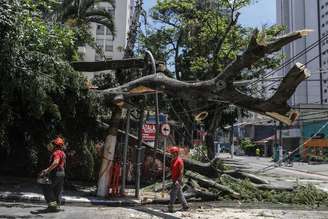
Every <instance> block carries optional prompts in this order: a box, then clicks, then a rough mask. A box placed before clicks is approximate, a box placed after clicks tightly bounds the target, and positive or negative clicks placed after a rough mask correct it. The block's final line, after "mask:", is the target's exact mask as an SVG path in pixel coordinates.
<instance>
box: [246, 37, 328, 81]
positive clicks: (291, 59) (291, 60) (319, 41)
mask: <svg viewBox="0 0 328 219" xmlns="http://www.w3.org/2000/svg"><path fill="white" fill-rule="evenodd" d="M327 37H328V34H326V35H324V36H322V37H320V38H319V40H317V41H315V42H314V43H312V44H311V45H310V46H308V47H306V48H305V49H303V50H302V51H300V52H299V53H298V54H296V55H295V56H293V57H292V58H290V59H289V60H287V61H285V62H284V63H283V64H281V65H280V66H279V67H278V68H277V69H275V70H272V71H271V72H268V73H267V74H265V75H264V76H263V77H264V78H267V77H269V76H270V75H272V74H274V73H276V72H278V71H279V70H281V69H282V68H284V67H286V66H287V65H289V64H290V63H291V62H293V61H295V60H296V59H298V58H300V57H301V56H303V55H304V54H306V53H307V52H308V51H310V50H312V49H314V48H315V47H316V46H318V45H319V43H321V41H322V40H325V39H326V38H327ZM320 55H321V54H319V55H318V56H320ZM256 83H257V82H253V83H251V84H249V85H248V86H247V87H249V86H252V85H253V84H256Z"/></svg>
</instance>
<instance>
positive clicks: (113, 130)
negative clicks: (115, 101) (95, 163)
mask: <svg viewBox="0 0 328 219" xmlns="http://www.w3.org/2000/svg"><path fill="white" fill-rule="evenodd" d="M121 114H122V110H121V109H120V108H119V107H115V108H114V110H113V112H112V117H111V121H110V124H111V126H110V128H109V130H108V135H107V137H106V140H105V145H104V152H103V156H102V162H101V168H100V172H99V178H98V190H97V195H98V196H101V197H105V196H106V195H107V194H108V186H109V185H110V184H111V178H112V177H111V176H112V171H111V169H112V165H113V159H114V154H115V146H116V142H117V133H118V128H119V124H120V120H121Z"/></svg>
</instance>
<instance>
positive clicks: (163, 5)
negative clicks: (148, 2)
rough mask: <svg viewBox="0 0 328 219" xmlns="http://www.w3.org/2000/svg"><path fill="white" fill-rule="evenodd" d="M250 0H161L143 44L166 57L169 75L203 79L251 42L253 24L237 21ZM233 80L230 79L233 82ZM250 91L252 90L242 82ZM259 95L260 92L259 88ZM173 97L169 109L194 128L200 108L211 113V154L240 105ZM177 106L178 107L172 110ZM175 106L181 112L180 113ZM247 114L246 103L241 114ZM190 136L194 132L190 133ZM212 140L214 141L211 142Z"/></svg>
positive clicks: (253, 73)
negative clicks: (218, 131) (221, 130)
mask: <svg viewBox="0 0 328 219" xmlns="http://www.w3.org/2000/svg"><path fill="white" fill-rule="evenodd" d="M250 2H251V1H247V0H235V1H229V0H213V1H198V0H191V1H189V0H188V1H187V0H180V1H177V0H161V1H157V4H156V6H155V7H153V8H152V9H151V11H150V16H151V17H152V19H153V20H154V23H155V24H156V25H154V26H153V27H150V28H146V29H145V32H143V33H141V34H140V38H139V40H140V41H141V42H142V47H141V48H148V49H150V50H151V51H152V52H153V54H154V56H155V57H156V58H157V59H160V60H165V61H166V62H167V64H168V65H169V66H171V67H170V70H171V72H172V75H171V77H174V78H176V79H178V80H183V81H195V82H197V81H204V80H208V79H212V78H214V77H215V76H217V75H218V74H219V73H220V72H222V71H223V70H224V69H225V68H226V67H227V66H228V64H229V63H231V62H232V61H233V60H235V59H236V57H237V55H238V54H239V53H241V52H243V51H245V48H247V46H248V43H249V41H250V36H251V35H252V34H251V33H252V32H253V31H254V29H253V28H249V27H243V26H242V25H240V24H239V23H238V17H239V9H240V8H242V7H244V6H247V5H248V4H250ZM282 29H283V28H282V27H279V26H271V27H266V26H265V27H263V29H262V30H261V32H260V34H259V35H258V39H257V41H258V42H262V41H263V42H265V41H270V40H271V39H273V38H274V37H275V36H277V35H278V34H279V33H281V31H282ZM280 58H281V57H279V56H275V55H269V56H265V57H264V58H262V59H260V60H259V61H258V62H256V63H255V64H254V65H253V66H252V67H251V68H249V69H246V70H243V71H242V72H241V73H240V74H237V75H236V76H234V78H233V80H235V81H238V80H243V79H253V78H258V77H259V75H262V74H264V73H265V72H266V71H268V70H270V69H274V68H275V67H276V66H277V65H278V64H279V62H280ZM229 83H230V82H229ZM240 90H241V91H243V92H245V93H249V94H252V93H254V90H251V89H249V88H246V87H240ZM256 96H258V94H256ZM169 101H172V102H173V104H172V107H171V113H170V114H171V115H172V118H174V119H175V120H182V121H180V122H183V123H184V124H185V127H186V128H187V129H188V131H187V133H188V132H189V133H190V130H191V126H192V123H193V117H194V116H195V115H196V114H198V113H199V112H201V111H207V112H208V113H209V116H208V117H207V119H206V120H205V121H204V123H205V126H206V130H207V131H208V136H207V140H208V141H207V143H206V144H207V146H209V147H210V148H209V150H208V151H209V153H210V154H209V155H210V157H213V153H211V152H213V149H211V148H212V147H213V139H214V135H215V130H216V129H217V128H218V127H220V126H221V127H223V126H225V125H226V124H231V122H233V121H235V120H236V118H237V117H238V113H237V110H235V109H234V110H230V109H229V107H228V106H229V103H226V102H217V101H215V100H213V101H209V100H207V99H206V100H204V99H194V100H193V101H185V100H177V99H176V98H171V99H170V100H169ZM172 108H174V110H172ZM174 111H176V112H181V113H180V114H179V115H177V114H176V113H175V112H174ZM243 115H246V112H245V110H244V109H242V110H239V116H243ZM186 137H187V138H189V139H190V136H188V135H187V136H186ZM211 142H212V143H211Z"/></svg>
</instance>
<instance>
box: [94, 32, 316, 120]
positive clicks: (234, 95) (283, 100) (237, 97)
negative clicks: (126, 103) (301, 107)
mask: <svg viewBox="0 0 328 219" xmlns="http://www.w3.org/2000/svg"><path fill="white" fill-rule="evenodd" d="M307 32H308V31H306V30H305V31H297V32H294V33H291V34H287V35H285V36H282V37H279V38H277V39H276V40H274V41H272V42H269V43H267V44H258V43H257V41H256V36H257V33H255V34H254V35H253V37H252V40H251V42H250V43H249V47H248V49H247V50H246V51H245V52H244V53H243V54H242V55H240V56H239V57H238V58H237V59H236V60H235V61H233V62H232V63H231V64H230V65H229V66H228V67H227V68H226V69H225V70H224V71H223V73H222V74H220V75H218V76H217V77H215V78H213V79H211V80H207V81H201V82H196V83H187V82H183V81H179V80H176V79H173V78H169V77H167V76H166V75H165V74H163V73H157V74H153V75H148V76H145V77H142V78H139V79H137V80H134V81H131V82H128V83H126V84H124V85H121V86H119V87H115V88H111V89H107V90H103V91H98V93H100V94H102V95H105V96H113V95H114V94H117V93H122V92H123V93H124V94H125V95H126V96H130V95H135V94H133V92H129V91H130V90H131V89H133V88H137V87H140V86H143V87H146V88H150V89H153V90H156V89H157V90H159V91H162V92H165V93H167V94H169V95H172V96H176V97H179V98H182V99H187V100H192V101H194V100H197V99H198V100H199V99H201V100H202V101H209V100H218V101H222V102H229V103H232V104H234V105H237V106H239V107H243V108H246V109H249V110H251V111H255V112H258V113H261V114H264V115H267V116H270V117H272V118H274V119H276V120H279V121H282V122H284V123H287V124H289V123H290V121H291V119H289V114H290V109H291V108H290V106H289V105H288V104H287V101H288V99H289V98H290V97H291V95H292V94H293V93H294V91H295V89H296V87H297V86H298V85H299V84H300V83H301V82H302V81H303V80H305V79H306V78H307V77H309V75H310V74H309V71H308V70H307V69H306V68H305V66H304V65H302V64H300V63H296V64H295V66H294V67H293V68H292V69H291V70H290V71H289V72H288V74H287V75H286V76H285V77H284V79H283V80H282V82H281V84H280V86H279V88H278V90H277V92H276V93H275V94H274V95H273V96H272V97H271V98H270V99H268V100H265V99H260V98H255V97H252V96H249V95H246V94H244V93H242V92H240V91H238V90H237V89H236V88H235V87H234V86H233V83H232V81H231V83H230V82H229V80H232V79H233V77H234V75H236V74H239V72H240V71H241V70H242V69H243V68H245V67H249V66H251V65H252V64H253V63H254V62H256V61H257V60H258V59H260V58H262V57H263V56H264V55H266V54H270V53H272V52H275V51H277V50H279V49H280V48H281V47H283V46H284V45H286V44H288V43H290V42H291V41H293V40H296V39H298V38H300V37H301V36H304V35H305V34H306V33H307ZM225 81H228V82H229V83H227V84H226V83H225Z"/></svg>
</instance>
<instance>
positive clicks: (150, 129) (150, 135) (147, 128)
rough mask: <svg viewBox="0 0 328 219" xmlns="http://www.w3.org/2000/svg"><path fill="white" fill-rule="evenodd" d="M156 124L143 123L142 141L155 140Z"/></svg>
mask: <svg viewBox="0 0 328 219" xmlns="http://www.w3.org/2000/svg"><path fill="white" fill-rule="evenodd" d="M155 135H156V125H153V124H144V125H143V127H142V139H143V140H144V141H155Z"/></svg>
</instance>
